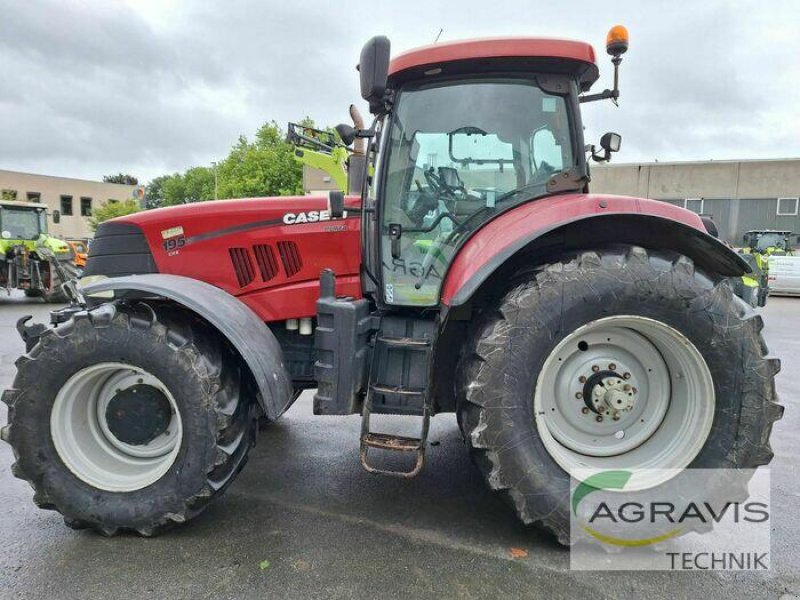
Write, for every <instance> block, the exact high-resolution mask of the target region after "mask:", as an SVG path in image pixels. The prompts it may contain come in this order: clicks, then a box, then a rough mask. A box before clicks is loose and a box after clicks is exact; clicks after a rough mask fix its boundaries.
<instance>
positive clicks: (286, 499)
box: [0, 294, 800, 600]
mask: <svg viewBox="0 0 800 600" xmlns="http://www.w3.org/2000/svg"><path fill="white" fill-rule="evenodd" d="M50 309H51V307H50V306H47V305H45V304H42V303H41V301H39V300H28V299H26V298H24V297H23V296H18V295H16V294H15V295H14V296H12V297H11V298H6V297H0V342H1V343H0V389H1V388H5V387H7V386H9V385H10V384H11V382H12V380H13V377H14V359H15V358H16V356H18V355H19V354H20V353H21V352H22V351H23V349H24V348H23V344H22V342H21V340H20V339H19V338H18V336H17V334H16V332H15V330H14V323H15V322H16V320H17V318H18V317H20V316H22V315H24V314H34V315H35V316H37V317H40V318H41V319H42V320H46V315H47V312H48V311H49V310H50ZM761 312H762V313H763V315H764V320H765V322H766V329H765V334H766V338H767V341H768V343H769V345H770V349H771V350H772V352H773V353H774V354H776V355H778V356H780V358H782V360H783V370H782V372H781V373H780V374H779V376H778V391H779V393H780V396H781V401H782V403H783V404H784V405H785V406H786V413H785V417H784V419H783V420H782V421H779V422H778V423H777V424H776V426H775V429H774V432H773V437H772V440H773V449H774V450H775V459H774V461H773V463H772V505H773V513H772V515H773V516H772V524H773V531H772V570H771V571H769V572H738V573H732V572H729V573H725V572H691V573H689V572H683V573H664V572H652V573H650V572H619V573H613V572H608V573H600V572H571V571H570V570H569V554H568V552H567V551H566V550H565V549H563V548H561V547H559V546H558V545H557V544H556V543H555V542H553V541H552V540H551V539H550V538H549V537H548V536H547V535H546V534H544V533H541V532H539V531H537V530H532V529H526V528H524V527H523V526H521V525H519V524H517V522H516V519H515V517H514V516H513V515H512V514H511V512H510V511H509V509H507V508H506V506H505V505H504V504H503V502H501V501H500V500H499V499H498V498H496V497H494V496H493V495H492V494H490V493H489V492H488V491H487V490H486V488H485V486H484V483H483V481H482V479H481V477H480V476H479V475H478V473H477V471H476V470H475V469H474V468H473V467H472V465H471V464H470V462H469V459H468V458H467V455H466V451H465V449H464V445H463V442H462V441H461V437H460V434H459V432H458V429H457V427H456V423H455V418H454V417H453V416H452V415H441V416H438V417H436V418H434V419H433V422H432V427H431V434H430V440H431V441H432V442H434V444H433V445H431V446H430V447H429V454H428V464H427V466H426V468H425V470H424V471H423V473H422V474H421V475H420V476H418V477H417V478H416V479H413V480H409V481H405V480H397V479H388V478H382V477H377V476H373V475H369V474H367V473H366V472H364V471H363V470H362V469H361V467H360V466H359V462H358V434H359V426H360V422H359V418H358V417H315V416H313V415H312V414H311V396H310V394H308V393H306V394H304V395H303V396H302V397H301V398H300V400H299V401H298V402H297V403H296V404H295V405H294V407H293V408H292V409H291V410H290V411H289V412H288V413H287V414H286V415H285V416H284V417H283V418H282V419H281V420H279V421H278V422H276V423H274V424H271V425H270V426H268V427H267V428H266V429H265V430H263V431H262V432H261V433H260V437H259V443H258V446H257V447H256V448H255V449H254V451H253V452H252V453H251V455H250V461H249V463H248V465H247V466H246V468H245V470H244V472H243V473H242V474H241V475H240V476H239V478H238V479H237V480H236V481H235V482H234V484H233V485H232V486H231V488H230V489H229V490H228V492H227V493H226V494H225V496H224V497H223V498H222V499H221V500H220V501H219V502H217V503H216V504H215V505H213V506H212V507H211V508H210V509H209V510H208V511H206V513H205V514H203V515H202V516H201V517H200V518H198V519H197V520H195V521H193V522H191V523H189V524H188V525H186V526H183V527H181V528H178V529H175V530H172V531H170V532H167V533H166V534H164V535H162V536H160V537H157V538H153V539H143V538H138V537H134V536H130V535H125V536H121V537H117V538H103V537H100V536H98V535H96V534H93V533H90V532H86V531H73V530H71V529H68V528H66V527H65V526H64V525H63V523H62V520H61V517H60V516H59V515H58V514H57V513H54V512H46V511H40V510H38V509H37V508H36V507H35V506H34V504H33V502H32V500H31V497H32V491H31V489H30V487H29V486H28V484H27V483H25V482H23V481H20V480H17V479H15V478H14V477H13V476H12V475H11V463H12V462H13V456H12V453H11V449H10V447H9V446H7V445H6V444H2V443H0V599H3V600H5V599H6V598H26V599H27V598H34V599H35V598H92V599H105V598H110V599H114V600H120V599H122V598H175V599H179V598H215V599H223V598H259V599H263V598H381V599H389V598H432V597H437V598H482V599H484V598H548V599H550V598H584V597H586V598H589V597H591V598H593V599H598V598H632V599H633V598H636V599H639V598H671V599H683V598H704V599H706V600H709V599H712V598H725V599H726V600H730V599H733V598H748V599H751V598H782V597H783V598H784V599H785V600H788V599H790V598H794V597H798V598H800V556H799V555H798V550H799V549H800V516H799V515H798V509H799V508H800V501H799V500H800V477H798V467H799V466H800V463H798V459H797V457H798V455H800V434H799V433H798V432H800V412H798V411H797V410H796V407H797V406H798V405H799V404H800V376H799V375H798V371H800V298H798V299H791V298H771V299H770V301H769V304H768V306H767V307H766V308H764V309H761ZM5 421H6V407H5V405H2V404H0V423H2V424H4V423H5ZM511 548H518V549H521V550H524V551H525V552H526V553H527V555H526V556H525V557H523V558H512V556H511V553H510V549H511Z"/></svg>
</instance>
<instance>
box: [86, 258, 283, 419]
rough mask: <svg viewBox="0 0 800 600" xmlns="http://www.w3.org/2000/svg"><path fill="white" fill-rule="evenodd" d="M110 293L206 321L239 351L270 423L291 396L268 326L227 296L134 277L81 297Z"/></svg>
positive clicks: (92, 288)
mask: <svg viewBox="0 0 800 600" xmlns="http://www.w3.org/2000/svg"><path fill="white" fill-rule="evenodd" d="M109 291H111V292H114V296H115V298H125V297H126V296H136V297H139V298H141V297H142V296H143V295H145V296H158V297H162V298H167V299H169V300H172V301H174V302H176V303H178V304H180V305H181V306H183V307H185V308H187V309H188V310H190V311H192V312H194V313H195V314H197V315H198V316H200V317H202V318H203V319H205V320H206V321H208V322H209V323H210V324H211V325H212V326H213V327H215V328H216V329H217V331H219V332H220V334H222V335H223V336H225V338H226V339H227V340H228V341H229V342H230V343H231V344H232V345H233V347H234V348H235V349H236V350H237V351H238V352H239V354H240V356H241V357H242V360H243V361H244V363H245V364H246V365H247V367H248V368H249V369H250V372H251V373H252V375H253V379H254V380H255V382H256V385H257V386H258V390H259V392H260V393H259V403H260V404H261V407H262V408H263V409H264V414H265V415H266V417H267V418H268V419H269V420H274V419H277V418H278V417H279V416H280V415H281V414H282V413H283V412H284V411H285V410H286V409H287V408H288V407H289V405H290V404H291V403H292V400H293V399H294V394H293V391H292V385H291V382H290V380H289V376H288V373H287V372H286V368H285V367H284V362H283V352H282V350H281V347H280V344H279V343H278V341H277V340H276V339H275V336H274V335H273V334H272V332H271V331H270V330H269V328H268V327H267V325H266V324H265V323H264V322H263V321H262V320H261V319H259V318H258V317H257V316H256V314H255V313H254V312H253V311H252V310H251V309H250V308H248V307H247V306H246V305H245V304H244V303H242V302H241V301H240V300H238V299H237V298H235V297H234V296H231V295H230V294H228V293H227V292H225V291H223V290H221V289H219V288H218V287H215V286H213V285H210V284H208V283H204V282H202V281H198V280H196V279H191V278H189V277H181V276H179V275H163V274H150V275H132V276H130V277H116V278H112V279H104V280H102V281H99V282H97V283H92V284H90V285H87V286H85V287H82V288H81V292H82V293H83V294H84V295H85V296H91V295H96V294H99V293H102V292H109Z"/></svg>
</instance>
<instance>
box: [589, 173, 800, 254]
mask: <svg viewBox="0 0 800 600" xmlns="http://www.w3.org/2000/svg"><path fill="white" fill-rule="evenodd" d="M590 188H591V190H592V192H602V193H609V194H623V195H628V196H640V197H644V198H653V199H656V200H662V201H664V202H669V203H670V204H675V205H678V206H683V207H684V208H688V209H689V210H692V211H694V212H696V213H699V214H703V215H708V216H710V217H712V218H713V219H714V222H715V223H716V225H717V228H718V229H719V234H720V237H721V238H723V239H725V240H727V241H729V242H730V243H732V244H741V242H742V236H743V235H744V233H745V232H746V231H748V230H751V229H779V230H786V231H793V232H794V233H800V215H799V214H798V197H800V159H798V158H791V159H768V160H719V161H717V160H713V161H703V162H669V163H666V162H665V163H661V162H654V163H641V164H619V165H615V164H613V163H612V164H609V165H603V166H593V167H592V182H591V184H590Z"/></svg>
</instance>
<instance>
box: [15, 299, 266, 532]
mask: <svg viewBox="0 0 800 600" xmlns="http://www.w3.org/2000/svg"><path fill="white" fill-rule="evenodd" d="M17 369H18V372H17V376H16V378H15V380H14V387H13V388H12V389H9V390H7V391H6V392H5V393H4V394H3V401H4V402H5V403H6V404H8V406H9V409H8V425H7V426H6V427H4V428H3V430H2V437H3V439H4V440H5V441H7V442H8V443H9V444H11V446H12V447H13V450H14V454H15V457H16V459H17V461H16V463H15V464H14V465H13V467H12V472H13V473H14V475H15V476H17V477H19V478H21V479H24V480H26V481H28V482H29V483H30V484H31V486H32V487H33V488H34V491H35V494H34V501H35V502H36V504H37V505H38V506H39V507H40V508H44V509H51V510H57V511H59V512H60V513H62V514H63V516H64V520H65V522H66V523H67V525H70V526H71V527H76V528H85V527H89V528H92V529H95V530H97V531H99V532H101V533H103V534H105V535H113V534H115V533H117V532H119V531H133V532H137V533H139V534H141V535H146V536H149V535H153V534H155V533H158V532H160V531H161V530H163V529H165V528H167V527H169V526H171V525H173V524H175V523H183V522H185V521H187V520H189V519H192V518H194V517H195V516H197V515H198V514H200V513H201V512H202V511H203V510H204V509H205V508H206V507H207V506H208V504H209V503H210V502H211V501H212V500H213V499H214V498H216V497H218V496H219V495H220V494H221V493H222V491H223V490H224V489H225V488H226V487H227V486H228V485H229V484H230V483H231V482H232V481H233V479H234V478H235V476H236V475H237V474H238V473H239V471H240V470H241V468H242V467H243V466H244V463H245V461H246V459H247V453H248V451H249V449H250V447H251V446H252V445H253V444H254V441H255V423H256V420H255V404H254V403H253V402H249V401H246V400H245V399H244V397H243V395H242V394H241V391H242V387H243V385H244V382H243V381H242V374H241V373H240V369H239V362H238V360H237V356H236V355H235V353H234V352H233V350H232V349H231V348H230V347H229V346H228V345H227V343H226V342H225V341H224V340H223V339H221V337H220V336H219V335H218V334H217V333H216V332H215V331H214V330H213V329H212V328H211V327H209V326H208V325H207V324H206V323H205V322H203V321H200V320H199V319H197V318H195V317H193V316H192V315H191V314H189V313H187V312H185V311H181V310H179V309H177V308H175V307H173V306H169V305H158V304H155V303H154V304H153V305H150V304H139V305H138V306H137V307H131V306H125V305H119V304H106V305H103V306H101V307H99V308H96V309H93V310H91V311H88V312H82V313H78V314H76V315H75V316H74V317H73V319H72V320H71V321H69V322H68V323H66V324H64V325H63V326H61V327H59V328H58V329H48V330H46V331H45V332H44V333H43V334H42V335H41V337H40V339H39V343H38V344H37V345H36V346H35V347H34V348H33V349H32V350H31V351H30V352H29V353H28V354H26V355H25V356H22V357H21V358H20V359H19V360H18V361H17Z"/></svg>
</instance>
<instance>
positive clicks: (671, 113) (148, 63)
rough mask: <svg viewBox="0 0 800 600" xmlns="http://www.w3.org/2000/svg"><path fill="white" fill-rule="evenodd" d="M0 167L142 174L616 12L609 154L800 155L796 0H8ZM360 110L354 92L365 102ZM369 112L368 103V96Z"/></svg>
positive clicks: (588, 121) (196, 160)
mask: <svg viewBox="0 0 800 600" xmlns="http://www.w3.org/2000/svg"><path fill="white" fill-rule="evenodd" d="M0 8H1V9H2V11H1V12H0V78H2V84H0V168H1V169H11V170H20V171H28V172H35V173H45V174H51V175H62V176H71V177H84V178H90V179H99V178H101V177H102V176H103V175H104V174H108V173H115V172H118V171H123V172H128V173H131V174H133V175H136V176H138V177H139V178H140V181H143V182H144V181H147V180H149V179H150V178H152V177H155V176H157V175H161V174H163V173H168V172H174V171H181V170H184V169H186V168H187V167H190V166H194V165H208V164H209V163H211V161H213V160H216V159H219V158H222V157H224V156H225V155H226V154H227V152H228V149H229V148H230V146H231V145H232V144H233V143H234V142H235V140H236V138H237V137H238V136H239V135H240V134H247V135H251V134H252V133H253V132H254V131H255V130H256V129H257V127H258V126H259V125H260V124H261V123H263V122H264V121H267V120H272V119H274V120H276V121H277V122H278V123H280V124H282V125H283V126H285V123H286V122H287V121H289V120H296V119H299V118H301V117H303V116H305V115H309V116H311V117H312V118H314V119H315V120H316V121H317V123H321V124H331V125H333V124H336V123H338V122H342V121H346V120H347V107H348V105H349V104H350V103H351V102H353V101H357V100H358V101H359V102H360V98H359V97H358V80H357V73H356V71H355V69H354V66H355V64H356V62H357V60H358V54H359V51H360V48H361V45H362V44H363V43H364V41H365V40H366V39H367V38H369V37H370V36H372V35H375V34H385V35H387V36H389V38H390V39H391V41H392V49H393V53H396V52H399V51H402V50H406V49H409V48H412V47H414V46H419V45H423V44H428V43H430V42H432V41H433V40H434V38H435V36H436V34H437V33H438V32H439V29H440V28H443V29H444V32H443V34H442V36H441V38H440V39H441V40H455V39H461V38H469V37H490V36H505V35H509V36H511V35H515V36H518V35H531V36H552V37H567V38H573V39H579V40H584V41H588V42H590V43H591V44H593V45H594V46H595V49H596V50H597V53H598V58H599V65H600V69H601V79H600V81H599V82H598V84H597V86H596V91H599V90H601V89H603V87H606V86H609V84H610V77H611V65H610V63H609V61H608V57H607V55H606V54H605V52H604V47H603V45H604V43H605V34H606V32H607V30H608V28H609V27H610V26H612V25H614V24H616V23H622V24H624V25H626V26H627V27H628V29H629V31H630V35H631V46H630V50H629V52H628V54H626V55H625V58H624V61H623V64H622V66H621V89H622V97H621V101H620V106H619V108H615V107H613V106H612V105H611V104H610V103H609V102H602V103H595V104H590V105H584V123H585V125H586V127H587V135H586V139H587V141H596V140H598V139H599V137H600V135H601V134H602V133H604V132H605V131H609V130H613V131H617V132H619V133H621V134H622V136H623V149H622V152H621V153H620V154H619V155H618V157H616V158H617V161H619V162H635V161H649V160H653V159H658V160H660V161H667V160H694V159H730V158H770V157H787V156H792V157H797V156H800V93H798V86H799V85H800V35H798V24H800V1H795V0H786V1H778V0H760V1H753V2H750V1H741V2H738V1H734V0H728V1H720V2H712V1H705V0H697V1H695V2H677V1H671V2H660V1H659V2H656V1H655V0H651V1H644V0H633V1H620V0H614V1H610V2H603V1H593V2H580V1H577V0H569V1H555V0H548V1H542V0H501V1H499V2H498V1H489V0H458V1H451V2H444V1H437V0H424V1H412V0H404V1H399V0H346V1H343V0H338V1H332V2H326V1H323V0H317V1H305V0H281V1H280V2H277V1H273V0H234V1H232V0H226V1H222V0H219V1H217V2H202V1H199V0H128V1H127V2H123V1H114V0H85V1H81V2H70V1H66V0H61V1H59V0H51V1H47V0H0ZM360 106H361V107H362V109H363V108H364V106H363V104H360ZM363 112H364V113H366V110H365V109H364V110H363Z"/></svg>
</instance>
